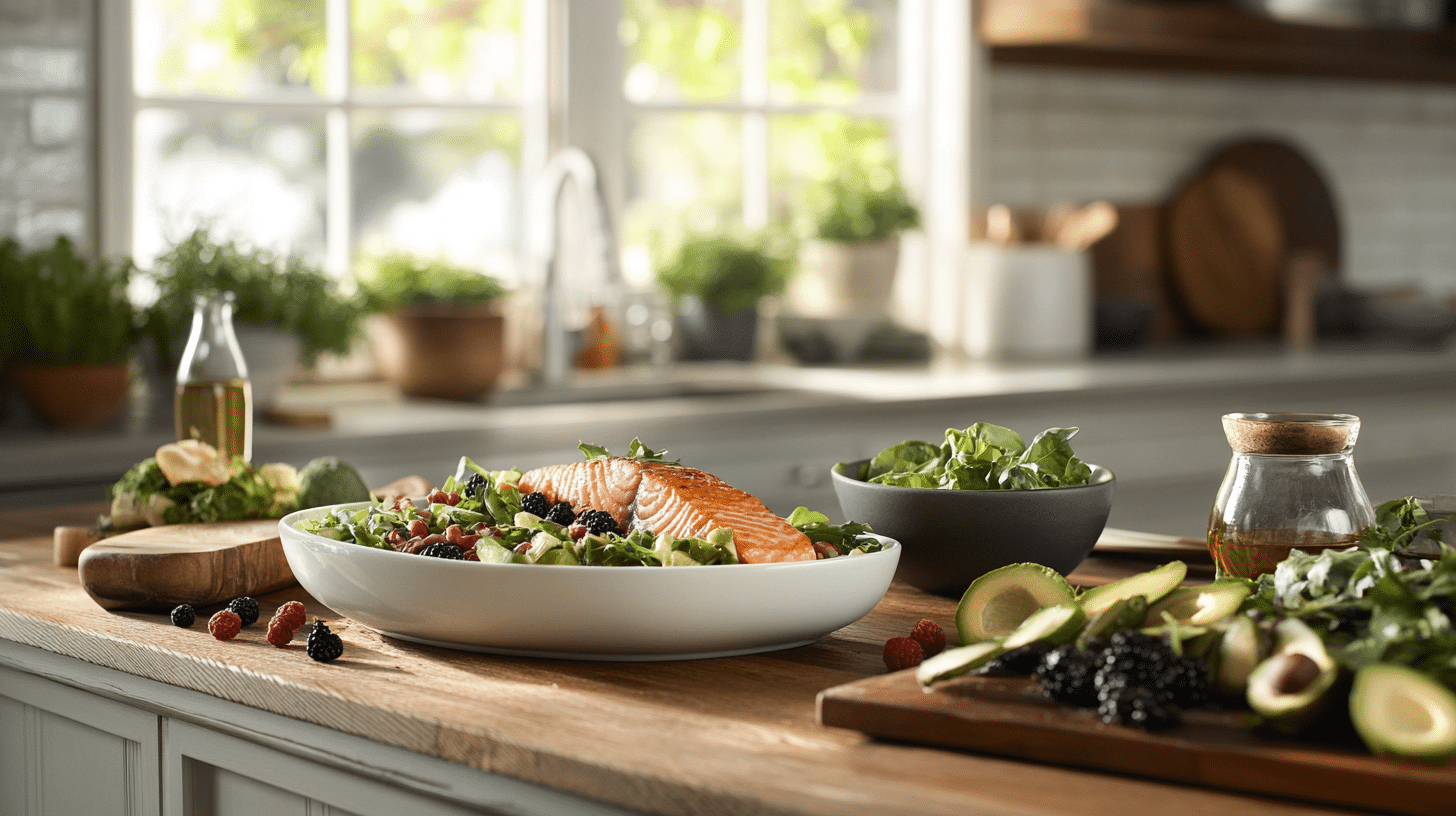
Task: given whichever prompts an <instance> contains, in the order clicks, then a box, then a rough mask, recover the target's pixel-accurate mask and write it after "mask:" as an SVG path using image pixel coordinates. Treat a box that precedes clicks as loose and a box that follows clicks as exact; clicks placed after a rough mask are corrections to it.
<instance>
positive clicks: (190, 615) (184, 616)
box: [172, 604, 197, 629]
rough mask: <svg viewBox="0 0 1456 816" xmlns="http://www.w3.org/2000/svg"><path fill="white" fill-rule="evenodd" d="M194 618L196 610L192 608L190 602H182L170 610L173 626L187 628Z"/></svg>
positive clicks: (195, 618) (195, 617)
mask: <svg viewBox="0 0 1456 816" xmlns="http://www.w3.org/2000/svg"><path fill="white" fill-rule="evenodd" d="M195 620H197V610H196V609H193V608H192V604H182V605H181V606H179V607H177V608H176V609H173V610H172V625H173V626H180V627H182V628H183V629H187V628H188V627H190V626H192V623H193V621H195Z"/></svg>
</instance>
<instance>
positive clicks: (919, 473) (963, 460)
mask: <svg viewBox="0 0 1456 816" xmlns="http://www.w3.org/2000/svg"><path fill="white" fill-rule="evenodd" d="M1076 434H1077V429H1076V428H1048V429H1046V430H1044V431H1042V432H1041V433H1039V434H1037V435H1036V437H1035V438H1033V439H1032V442H1031V444H1030V445H1027V444H1026V443H1025V441H1023V440H1022V438H1021V436H1020V434H1018V433H1016V432H1015V431H1013V430H1011V429H1010V428H1004V427H1002V426H1000V425H992V424H991V423H989V422H977V423H975V424H973V425H971V426H970V427H969V428H966V429H964V430H958V429H956V428H949V429H947V430H946V432H945V441H944V442H943V443H941V444H940V445H933V444H931V443H929V442H923V441H919V440H909V441H906V442H901V443H900V444H898V445H891V446H890V447H888V448H885V449H884V450H882V451H880V452H879V453H877V454H875V456H874V457H873V458H872V459H870V460H869V462H868V463H866V464H865V465H864V466H863V467H862V468H861V469H860V474H859V475H860V480H861V481H867V482H872V483H875V484H884V485H892V486H895V487H918V488H939V489H944V490H1035V489H1040V488H1051V487H1074V486H1077V485H1084V484H1087V483H1088V482H1089V481H1090V480H1091V477H1092V468H1091V467H1090V466H1089V465H1087V463H1085V462H1083V461H1082V460H1081V459H1078V458H1077V456H1076V454H1075V453H1073V451H1072V445H1071V439H1072V437H1073V436H1075V435H1076Z"/></svg>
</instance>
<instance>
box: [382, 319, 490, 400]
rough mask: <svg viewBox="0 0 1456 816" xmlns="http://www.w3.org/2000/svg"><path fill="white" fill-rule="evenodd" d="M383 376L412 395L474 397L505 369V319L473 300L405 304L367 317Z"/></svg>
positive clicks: (455, 398) (476, 397)
mask: <svg viewBox="0 0 1456 816" xmlns="http://www.w3.org/2000/svg"><path fill="white" fill-rule="evenodd" d="M369 341H370V345H371V347H372V348H373V350H374V358H375V361H376V362H377V363H378V364H379V371H380V373H381V374H383V375H384V378H385V379H386V380H388V381H389V382H390V384H392V385H393V386H394V387H396V388H398V389H399V390H400V391H401V392H402V393H404V394H405V395H407V396H411V397H435V398H439V399H452V400H478V399H480V398H481V397H484V396H485V395H486V394H489V393H490V391H491V389H493V388H494V387H495V383H496V380H497V379H498V378H499V377H500V373H501V370H502V369H503V368H504V367H505V318H504V317H502V316H501V314H500V313H499V312H498V311H497V310H496V309H495V308H494V307H492V306H487V305H483V304H477V303H428V304H416V305H413V306H407V307H405V308H403V309H400V310H397V311H394V312H390V313H388V314H385V315H381V316H380V318H379V319H378V320H374V321H371V323H370V326H369Z"/></svg>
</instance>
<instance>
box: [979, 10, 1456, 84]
mask: <svg viewBox="0 0 1456 816" xmlns="http://www.w3.org/2000/svg"><path fill="white" fill-rule="evenodd" d="M980 8H981V13H980V19H979V24H978V25H979V31H980V36H981V38H982V41H983V42H985V44H986V45H987V46H989V48H990V55H991V60H992V61H993V62H994V63H996V64H1004V65H1056V66H1067V67H1081V68H1121V69H1134V70H1157V71H1197V72H1217V73H1242V74H1259V75H1268V76H1310V77H1338V78H1345V79H1372V80H1393V81H1407V82H1434V83H1456V29H1443V30H1438V31H1407V30H1402V29H1391V28H1335V27H1325V26H1314V25H1302V24H1296V23H1287V22H1283V21H1279V20H1274V19H1270V18H1267V17H1263V16H1260V15H1257V14H1254V13H1251V12H1248V11H1245V10H1243V9H1241V8H1238V7H1237V6H1234V5H1231V4H1226V3H1214V2H1186V1H1185V2H1156V0H981V4H980Z"/></svg>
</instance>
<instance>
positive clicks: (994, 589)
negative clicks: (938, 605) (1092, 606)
mask: <svg viewBox="0 0 1456 816" xmlns="http://www.w3.org/2000/svg"><path fill="white" fill-rule="evenodd" d="M1075 600H1076V593H1074V592H1073V591H1072V586H1071V585H1070V584H1068V583H1067V579H1065V578H1063V577H1062V576H1061V574H1060V573H1058V572H1057V571H1056V570H1054V569H1052V568H1051V567H1045V566H1042V565H1041V564H1009V565H1007V566H1004V567H1001V568H1000V569H994V570H991V571H990V572H988V573H986V574H985V575H982V576H981V577H979V578H977V579H976V580H974V581H972V582H971V585H970V586H969V587H967V588H966V592H965V594H964V595H962V596H961V602H960V604H959V605H958V606H957V607H956V633H957V634H959V635H960V638H961V643H964V644H967V645H969V644H972V643H976V642H978V641H982V640H988V639H990V638H999V637H1005V636H1006V635H1009V634H1011V633H1012V632H1014V631H1016V628H1017V627H1018V626H1020V625H1021V623H1022V621H1025V620H1026V619H1027V618H1029V617H1031V615H1032V613H1033V612H1036V611H1037V610H1039V609H1041V608H1042V607H1046V606H1054V605H1056V604H1065V603H1072V602H1073V601H1075Z"/></svg>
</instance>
